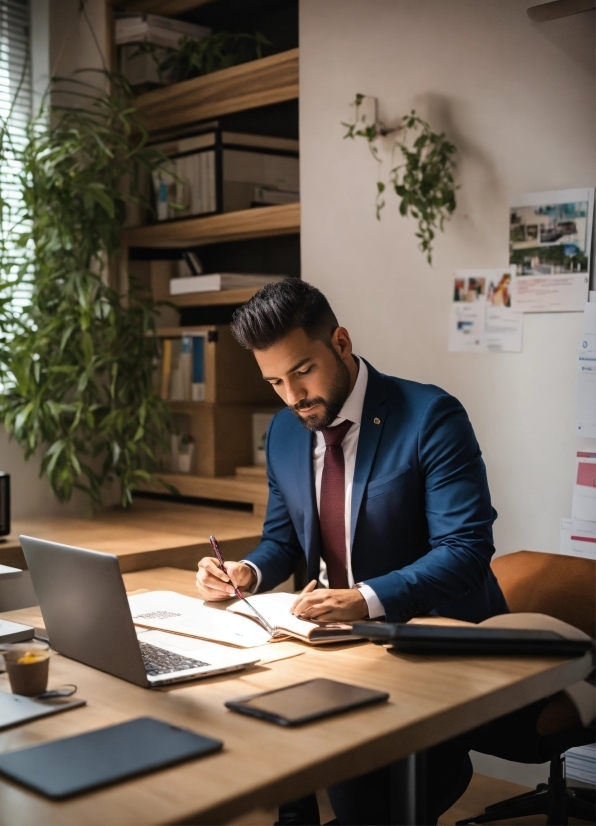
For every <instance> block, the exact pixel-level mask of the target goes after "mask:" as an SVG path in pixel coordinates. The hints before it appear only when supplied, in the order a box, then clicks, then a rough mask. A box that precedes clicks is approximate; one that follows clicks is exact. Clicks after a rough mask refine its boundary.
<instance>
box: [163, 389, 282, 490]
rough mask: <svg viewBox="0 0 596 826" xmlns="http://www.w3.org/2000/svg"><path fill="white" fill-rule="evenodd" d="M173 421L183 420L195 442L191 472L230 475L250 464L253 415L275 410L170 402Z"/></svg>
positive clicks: (265, 407)
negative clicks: (238, 468)
mask: <svg viewBox="0 0 596 826" xmlns="http://www.w3.org/2000/svg"><path fill="white" fill-rule="evenodd" d="M171 407H172V413H173V414H174V418H175V419H176V420H177V419H184V421H185V430H186V431H187V432H188V433H190V434H191V435H192V437H193V439H194V444H195V449H194V453H193V465H192V467H191V473H193V474H196V475H197V476H209V477H212V476H230V475H233V474H234V473H235V472H236V468H237V467H241V466H243V465H252V414H253V413H271V414H273V413H275V412H276V411H277V410H279V406H277V407H267V406H264V405H250V404H211V403H209V402H171Z"/></svg>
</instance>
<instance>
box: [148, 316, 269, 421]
mask: <svg viewBox="0 0 596 826" xmlns="http://www.w3.org/2000/svg"><path fill="white" fill-rule="evenodd" d="M158 333H159V336H160V337H161V338H165V339H180V338H181V337H182V336H198V335H200V336H203V339H204V376H205V402H211V403H213V404H260V405H279V404H280V401H279V396H278V395H277V393H276V392H275V391H274V390H273V388H272V387H271V385H270V384H269V383H268V382H266V381H263V377H262V375H261V371H260V370H259V368H258V366H257V363H256V361H255V357H254V356H253V354H252V353H250V352H249V351H248V350H245V349H244V348H243V347H241V346H240V345H239V344H238V342H237V341H236V340H235V339H234V337H233V335H232V331H231V330H230V327H229V325H228V324H212V325H205V326H201V327H162V328H161V329H160V330H159V331H158ZM177 403H178V402H172V405H174V404H177ZM182 403H184V402H182Z"/></svg>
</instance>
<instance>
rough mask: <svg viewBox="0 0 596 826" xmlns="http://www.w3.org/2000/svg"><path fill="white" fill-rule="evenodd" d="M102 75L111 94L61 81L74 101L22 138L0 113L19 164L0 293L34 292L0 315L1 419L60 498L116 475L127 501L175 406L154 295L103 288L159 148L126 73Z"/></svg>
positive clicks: (3, 150) (7, 152)
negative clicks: (165, 379) (161, 379)
mask: <svg viewBox="0 0 596 826" xmlns="http://www.w3.org/2000/svg"><path fill="white" fill-rule="evenodd" d="M102 80H105V78H102ZM108 80H109V82H110V89H111V91H110V92H109V93H104V92H102V91H98V89H97V88H96V87H95V86H93V85H91V84H88V83H84V82H83V81H81V80H76V81H74V82H73V81H69V83H70V84H71V85H70V86H69V89H70V94H71V95H73V97H71V100H73V101H74V102H73V104H72V105H71V106H70V107H61V108H59V107H51V109H50V111H49V112H44V113H42V114H41V116H40V117H39V118H37V119H36V120H35V121H34V122H32V123H30V124H29V127H28V130H27V141H26V142H25V144H24V145H23V146H22V147H21V148H19V147H18V146H14V145H12V144H11V141H10V135H9V133H8V131H7V128H6V126H5V125H4V124H2V123H1V122H0V162H1V163H4V162H5V159H7V158H8V159H12V161H15V160H16V165H15V167H14V168H15V169H20V172H19V173H18V178H17V183H18V188H19V190H20V192H19V196H20V200H19V215H18V220H16V221H15V220H12V221H11V214H10V209H9V208H8V207H7V203H8V201H9V198H10V193H8V194H6V193H1V192H0V204H2V205H3V209H2V211H1V212H0V231H1V237H2V239H3V245H2V249H1V250H0V252H4V251H6V250H9V251H10V250H14V249H15V248H16V247H18V248H20V250H21V252H22V255H21V264H20V267H19V271H18V274H17V282H16V284H15V283H14V275H15V273H14V266H13V267H12V271H11V272H10V273H9V272H8V271H7V266H3V265H4V264H6V261H7V260H8V259H7V258H6V257H5V256H4V255H3V256H2V257H0V294H1V295H3V296H6V295H8V294H13V295H14V290H15V287H17V288H18V287H19V286H20V287H21V288H22V289H21V292H22V293H24V294H27V293H28V295H29V297H28V299H26V303H25V306H24V307H23V309H22V310H21V311H20V312H19V311H17V310H16V309H15V308H14V307H13V309H12V314H11V315H10V317H8V309H7V308H8V306H9V305H8V304H7V303H6V302H5V303H4V305H3V310H4V315H3V317H2V318H0V334H2V335H1V336H0V338H2V342H3V345H4V346H2V347H1V348H0V385H2V386H1V387H0V390H2V391H3V392H2V394H1V395H0V421H1V422H2V423H3V424H4V426H5V428H6V430H7V431H8V433H9V434H10V435H11V436H12V437H13V438H14V439H16V441H17V442H18V443H19V444H20V445H21V446H22V447H23V449H24V452H25V458H27V459H28V458H30V457H31V456H32V455H33V454H34V453H35V452H36V451H37V450H38V449H41V450H43V458H42V462H41V471H40V473H41V475H44V474H45V475H46V476H47V477H48V479H49V481H50V484H51V486H52V489H53V490H54V493H55V494H56V496H57V497H58V499H60V500H61V501H65V500H68V499H69V498H70V496H71V494H72V491H73V489H79V490H82V491H84V492H85V493H86V494H88V495H89V496H90V498H91V500H92V502H93V503H94V504H100V502H101V491H102V488H103V487H104V485H105V484H106V483H108V482H111V481H112V480H114V479H117V480H118V482H119V484H120V498H121V502H122V505H123V506H126V505H127V504H129V503H130V502H131V500H132V493H133V491H134V490H135V489H136V488H138V487H139V485H140V484H142V483H146V482H152V481H153V477H152V475H151V472H150V471H151V470H152V469H153V468H156V458H155V450H156V448H157V447H159V446H160V445H163V446H164V448H166V447H167V441H168V434H169V429H168V423H169V408H168V406H167V404H165V403H164V402H163V401H162V400H161V399H160V398H159V396H158V395H156V393H155V392H154V390H153V376H152V373H153V369H154V363H155V361H156V357H157V347H158V344H157V338H156V336H155V315H156V311H157V305H156V304H155V303H154V302H153V301H152V299H151V298H149V297H146V296H143V295H141V294H140V293H139V292H135V291H134V289H132V290H131V292H130V294H129V295H127V296H120V295H119V294H118V293H117V292H116V291H115V290H114V289H112V288H111V287H110V286H108V273H107V262H108V261H109V259H110V258H111V257H112V256H113V255H114V254H115V253H117V252H118V250H119V233H120V230H121V228H122V227H123V225H124V220H125V210H126V204H127V202H132V201H136V202H140V201H141V202H142V198H141V195H140V193H139V188H138V185H137V181H138V179H139V174H140V173H141V172H145V173H146V172H150V171H151V170H153V169H155V168H156V167H157V166H158V165H159V164H160V162H161V161H162V157H161V156H160V155H159V154H158V153H156V152H155V151H154V150H152V149H150V148H148V147H147V145H146V139H147V134H146V132H145V131H144V130H143V127H142V125H141V124H140V122H139V121H138V119H137V117H136V112H135V109H134V106H133V105H132V92H131V89H130V87H129V86H128V84H127V83H126V82H125V81H124V80H123V79H122V78H120V77H118V76H115V75H110V76H109V78H108ZM145 206H148V205H147V204H145ZM14 217H15V216H13V218H14ZM11 260H12V261H14V260H15V259H14V255H13V256H12V259H11Z"/></svg>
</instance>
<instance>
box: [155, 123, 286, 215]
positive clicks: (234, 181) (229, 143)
mask: <svg viewBox="0 0 596 826" xmlns="http://www.w3.org/2000/svg"><path fill="white" fill-rule="evenodd" d="M154 148H155V149H157V150H159V151H160V152H162V153H163V154H164V155H166V156H167V157H168V159H169V160H168V161H167V163H165V164H164V165H163V166H162V167H161V168H160V169H158V170H155V171H154V172H153V173H152V177H153V189H154V193H155V199H156V207H157V209H156V212H157V220H158V221H164V220H167V219H172V218H184V217H191V216H193V217H196V216H198V215H209V214H213V213H222V212H235V211H238V210H244V209H250V208H251V207H253V206H259V205H264V204H281V203H294V202H296V201H297V200H299V194H298V193H299V159H298V141H294V140H290V139H288V138H271V137H268V136H260V135H244V134H242V133H234V132H222V131H221V130H219V129H216V130H212V131H210V132H202V133H200V134H198V135H193V136H189V137H184V138H180V139H177V140H176V139H174V140H170V141H166V142H163V143H157V144H154Z"/></svg>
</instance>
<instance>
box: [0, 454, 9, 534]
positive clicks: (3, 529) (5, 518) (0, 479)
mask: <svg viewBox="0 0 596 826" xmlns="http://www.w3.org/2000/svg"><path fill="white" fill-rule="evenodd" d="M9 533H10V476H9V474H8V473H4V471H2V470H0V536H8V534H9Z"/></svg>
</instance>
